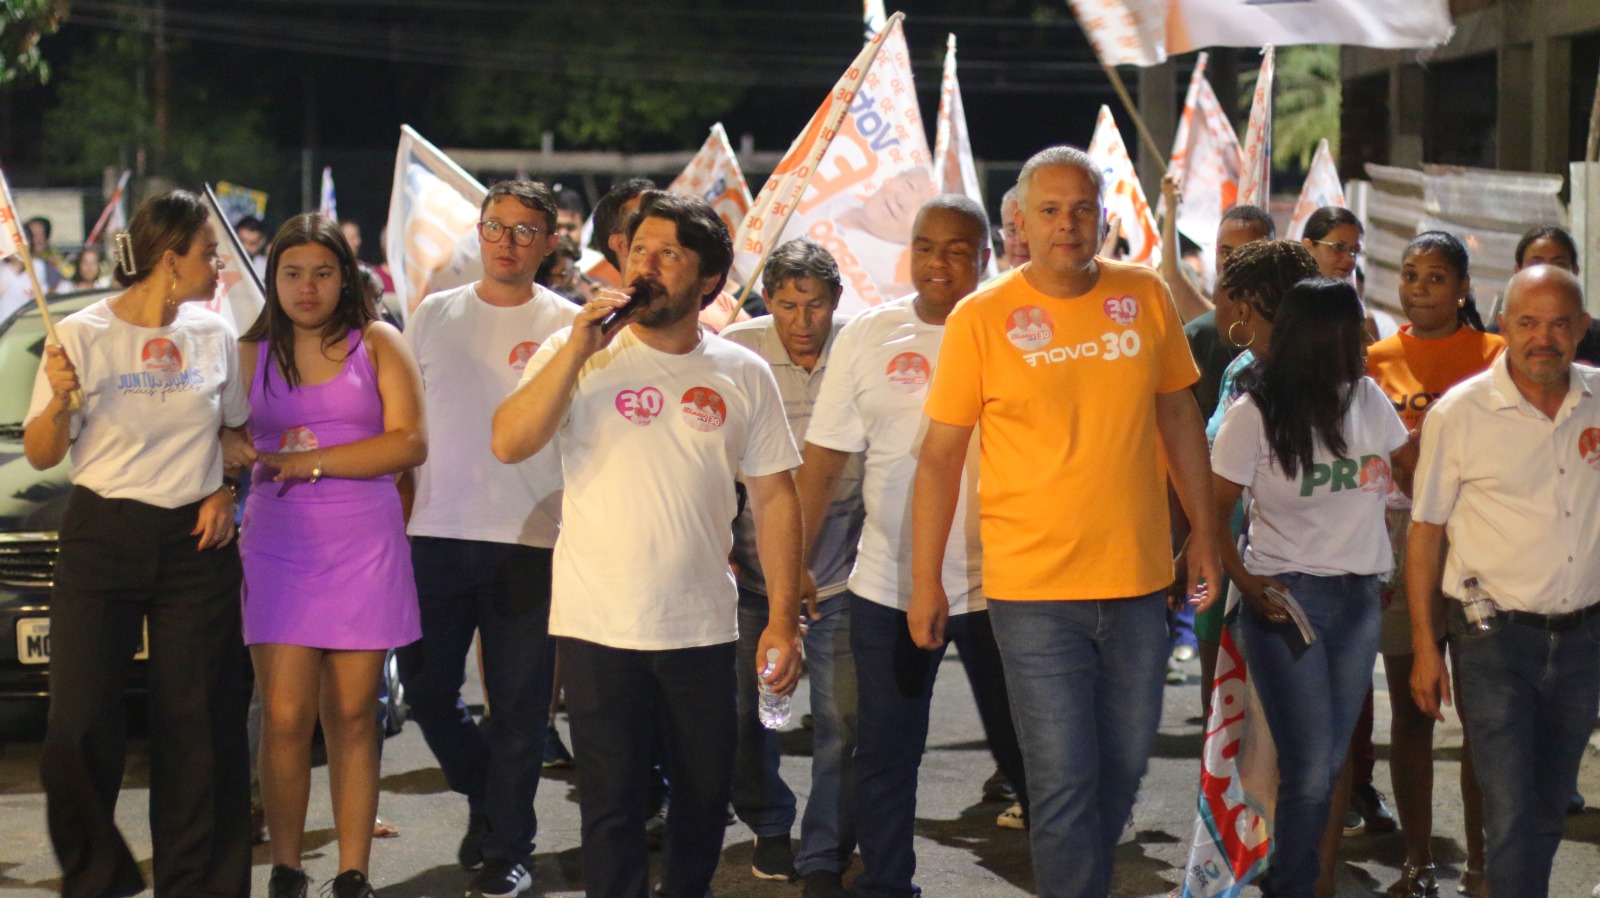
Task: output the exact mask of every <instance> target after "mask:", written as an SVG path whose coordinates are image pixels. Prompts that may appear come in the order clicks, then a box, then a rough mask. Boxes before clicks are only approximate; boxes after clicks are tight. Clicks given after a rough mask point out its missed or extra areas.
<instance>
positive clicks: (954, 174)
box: [933, 34, 1000, 280]
mask: <svg viewBox="0 0 1600 898" xmlns="http://www.w3.org/2000/svg"><path fill="white" fill-rule="evenodd" d="M933 183H934V185H935V186H936V187H938V189H939V192H940V193H959V194H961V195H963V196H966V197H968V198H970V199H971V200H972V201H973V202H975V203H977V204H978V206H979V208H982V207H983V193H982V191H981V190H980V189H979V187H978V166H977V165H976V164H975V163H974V162H973V161H972V138H971V136H970V135H969V134H968V132H967V109H966V106H965V105H963V104H962V102H961V83H960V82H959V81H957V80H956V36H955V35H953V34H952V35H950V37H949V40H948V42H947V43H946V44H945V52H944V80H943V82H942V83H941V84H940V86H939V119H938V121H937V123H936V124H935V125H934V126H933ZM993 249H994V253H991V254H990V256H989V265H988V267H987V268H986V269H985V270H984V273H983V279H984V280H988V279H989V278H992V277H994V276H995V275H996V274H999V269H997V268H996V267H995V260H994V257H995V255H997V254H998V253H999V251H1000V250H999V247H994V248H993Z"/></svg>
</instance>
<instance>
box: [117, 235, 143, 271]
mask: <svg viewBox="0 0 1600 898" xmlns="http://www.w3.org/2000/svg"><path fill="white" fill-rule="evenodd" d="M111 252H112V254H113V255H115V256H116V257H117V267H118V268H121V269H122V273H123V274H126V275H127V276H128V277H136V276H137V275H138V274H139V267H138V265H137V264H136V263H135V262H134V261H133V238H132V237H131V236H129V235H128V232H127V231H118V232H117V237H116V242H115V245H114V246H113V247H112V250H111Z"/></svg>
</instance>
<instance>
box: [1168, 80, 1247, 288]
mask: <svg viewBox="0 0 1600 898" xmlns="http://www.w3.org/2000/svg"><path fill="white" fill-rule="evenodd" d="M1205 70H1206V54H1204V53H1201V54H1200V57H1199V59H1198V60H1197V61H1196V62H1195V69H1194V75H1193V76H1192V77H1190V79H1189V93H1188V96H1187V97H1185V98H1184V101H1183V117H1182V118H1181V119H1179V120H1178V134H1177V138H1176V139H1175V140H1173V142H1172V159H1171V161H1170V162H1169V163H1168V165H1167V170H1168V171H1172V172H1177V173H1178V177H1179V190H1180V193H1179V197H1180V201H1179V203H1178V222H1177V224H1178V230H1179V231H1182V232H1183V233H1184V235H1186V236H1187V237H1188V238H1189V239H1190V240H1193V241H1194V242H1195V243H1196V244H1197V245H1199V247H1200V248H1201V256H1200V258H1201V263H1202V265H1203V267H1204V274H1205V281H1206V289H1207V290H1210V289H1211V285H1212V284H1213V283H1215V281H1216V277H1217V271H1216V267H1217V257H1216V249H1217V227H1218V225H1220V224H1222V213H1224V212H1226V211H1228V210H1229V209H1230V208H1232V207H1233V206H1234V204H1235V203H1237V202H1238V201H1239V175H1240V171H1239V169H1240V163H1241V160H1242V157H1243V155H1244V151H1243V150H1242V149H1240V147H1239V136H1238V135H1237V134H1235V133H1234V132H1233V125H1231V124H1230V123H1229V122H1228V116H1227V114H1226V113H1224V112H1223V111H1222V104H1221V103H1220V102H1219V101H1218V100H1217V94H1216V91H1214V90H1212V89H1211V82H1210V81H1209V80H1207V79H1206V75H1205Z"/></svg>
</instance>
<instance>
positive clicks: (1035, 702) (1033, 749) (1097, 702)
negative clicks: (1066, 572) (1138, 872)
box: [989, 591, 1168, 898]
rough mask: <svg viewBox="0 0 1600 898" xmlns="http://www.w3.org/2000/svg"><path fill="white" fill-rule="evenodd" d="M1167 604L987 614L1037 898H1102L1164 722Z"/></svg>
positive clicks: (1072, 605) (1090, 604) (1051, 606)
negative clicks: (1017, 757) (1016, 743)
mask: <svg viewBox="0 0 1600 898" xmlns="http://www.w3.org/2000/svg"><path fill="white" fill-rule="evenodd" d="M1166 608H1167V606H1166V598H1165V592H1164V591H1163V592H1158V593H1152V594H1150V595H1147V596H1138V597H1135V598H1130V599H1106V600H1098V601H1027V602H1018V601H997V600H994V599H991V600H990V602H989V617H990V619H991V620H992V621H993V623H994V635H995V639H996V640H997V641H998V642H999V644H1000V656H1001V658H1002V659H1004V662H1005V674H1006V676H1005V679H1006V688H1007V690H1008V691H1009V692H1010V695H1011V715H1012V717H1013V718H1014V719H1015V721H1016V727H1017V735H1018V737H1019V738H1020V739H1021V742H1022V757H1023V760H1024V762H1025V763H1026V766H1027V774H1028V796H1029V798H1030V799H1031V808H1030V811H1031V815H1032V828H1031V829H1030V830H1029V834H1028V839H1029V844H1030V847H1031V848H1032V850H1033V878H1034V884H1035V886H1036V887H1037V888H1038V889H1039V894H1040V896H1041V898H1064V896H1075V898H1104V896H1105V895H1107V894H1109V892H1110V889H1111V860H1112V852H1113V850H1114V849H1115V848H1116V845H1117V839H1118V838H1119V837H1120V836H1121V835H1122V829H1123V826H1124V825H1125V824H1126V823H1127V822H1128V814H1129V813H1130V812H1131V811H1132V810H1133V801H1134V798H1135V797H1136V796H1137V795H1138V792H1139V780H1140V779H1141V778H1142V777H1143V776H1144V771H1145V767H1146V765H1147V764H1148V763H1149V760H1150V752H1151V751H1152V749H1154V747H1155V740H1156V730H1157V727H1158V726H1159V724H1160V722H1161V694H1162V688H1163V685H1164V674H1165V673H1166V661H1167V650H1168V649H1167V621H1166Z"/></svg>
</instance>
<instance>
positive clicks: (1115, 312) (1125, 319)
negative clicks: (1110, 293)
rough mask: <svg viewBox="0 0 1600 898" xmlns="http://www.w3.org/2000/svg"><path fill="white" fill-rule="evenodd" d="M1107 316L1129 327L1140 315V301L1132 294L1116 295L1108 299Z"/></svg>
mask: <svg viewBox="0 0 1600 898" xmlns="http://www.w3.org/2000/svg"><path fill="white" fill-rule="evenodd" d="M1106 316H1107V317H1108V318H1110V319H1111V320H1112V321H1115V322H1116V323H1118V324H1120V325H1122V326H1123V327H1127V326H1128V325H1130V324H1132V323H1133V319H1135V318H1137V317H1139V301H1138V300H1137V299H1134V298H1133V297H1131V296H1115V297H1112V298H1111V299H1108V300H1106Z"/></svg>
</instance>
